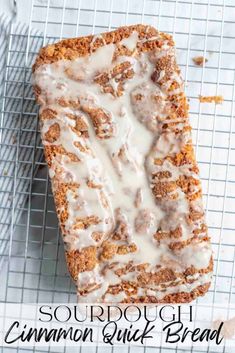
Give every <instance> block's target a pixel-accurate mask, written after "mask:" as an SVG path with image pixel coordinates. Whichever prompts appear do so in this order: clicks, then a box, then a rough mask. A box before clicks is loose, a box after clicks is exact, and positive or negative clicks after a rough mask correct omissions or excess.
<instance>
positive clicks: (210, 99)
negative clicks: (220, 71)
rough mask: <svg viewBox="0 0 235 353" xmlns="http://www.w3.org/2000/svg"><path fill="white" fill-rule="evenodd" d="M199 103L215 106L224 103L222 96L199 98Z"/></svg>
mask: <svg viewBox="0 0 235 353" xmlns="http://www.w3.org/2000/svg"><path fill="white" fill-rule="evenodd" d="M199 101H200V102H201V103H213V102H214V103H215V104H222V103H223V101H224V98H223V96H200V95H199Z"/></svg>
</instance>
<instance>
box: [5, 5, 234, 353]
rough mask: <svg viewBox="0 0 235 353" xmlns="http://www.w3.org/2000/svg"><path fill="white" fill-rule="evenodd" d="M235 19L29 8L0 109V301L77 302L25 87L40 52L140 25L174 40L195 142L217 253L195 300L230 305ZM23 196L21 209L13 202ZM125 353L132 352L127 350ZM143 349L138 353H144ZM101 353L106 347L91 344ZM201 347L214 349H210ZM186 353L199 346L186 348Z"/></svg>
mask: <svg viewBox="0 0 235 353" xmlns="http://www.w3.org/2000/svg"><path fill="white" fill-rule="evenodd" d="M19 5H20V2H19ZM234 18H235V4H234V1H233V0H230V1H229V0H211V1H204V0H201V1H194V0H192V1H189V0H188V1H187V0H185V1H184V0H178V1H173V0H119V1H118V0H86V1H85V0H78V1H72V0H57V1H55V0H47V1H42V0H41V1H39V0H35V1H32V3H31V14H30V24H29V28H28V29H27V31H26V32H24V33H23V34H22V33H19V32H17V31H16V27H15V26H14V25H12V28H11V33H10V36H9V46H8V53H7V65H6V73H5V82H4V97H3V109H2V113H1V114H2V125H1V131H2V134H3V135H2V140H1V147H2V148H3V147H4V146H5V147H6V148H7V150H6V151H7V153H4V155H3V156H2V159H1V162H4V163H5V164H4V166H5V168H6V170H5V169H4V170H3V171H2V174H3V176H2V177H3V178H4V180H7V179H8V180H9V183H8V188H5V189H3V190H1V192H2V194H3V195H5V196H6V195H7V197H8V198H10V201H9V200H8V201H9V203H8V205H7V207H6V204H1V208H4V210H5V215H6V216H5V218H2V219H1V223H0V224H1V225H3V226H4V227H5V228H4V229H5V234H4V235H7V239H9V242H8V245H9V247H8V248H7V251H5V253H3V255H2V257H3V258H6V259H7V260H8V261H5V263H4V266H3V267H2V270H1V271H2V273H3V290H1V292H0V299H1V301H5V302H11V301H13V302H27V301H30V302H33V301H36V302H74V301H75V292H74V287H73V284H72V283H71V280H70V278H69V276H68V274H67V270H66V265H65V261H64V251H63V244H62V243H61V240H60V237H59V230H58V225H57V219H56V214H55V210H54V204H53V198H52V193H51V189H50V183H49V179H48V173H47V169H46V166H45V162H44V160H41V156H42V146H41V143H40V138H39V132H38V125H37V108H36V106H35V104H34V97H33V94H32V89H31V65H32V63H33V60H34V58H35V55H36V54H37V52H38V49H39V47H40V46H42V45H44V44H46V43H48V42H54V41H56V40H58V39H61V38H64V37H73V36H78V35H79V36H80V35H81V36H82V35H86V34H89V33H91V32H92V33H98V32H101V31H105V30H110V29H112V28H116V27H119V26H121V25H124V24H132V23H140V22H142V23H147V24H151V25H154V26H156V27H157V28H158V29H160V30H162V31H165V32H168V33H172V34H173V35H174V38H175V41H176V45H177V49H178V62H179V64H180V66H181V69H182V75H183V77H184V79H185V82H186V92H187V96H188V97H189V99H190V114H191V123H192V126H193V138H194V142H195V149H196V154H197V160H198V162H199V166H200V171H201V179H202V183H203V190H204V198H205V200H204V201H205V206H206V211H207V222H208V225H209V229H210V234H211V236H212V244H213V249H214V254H215V275H214V282H213V285H212V287H211V289H210V291H209V293H208V294H207V296H206V297H204V298H202V299H199V300H198V302H199V303H200V302H202V301H203V302H208V303H209V302H224V303H225V305H228V304H229V303H234V302H235V290H234V283H235V282H234V274H235V266H234V255H235V254H234V249H235V247H234V245H235V238H234V236H233V235H234V233H235V218H234V217H235V216H234V214H235V177H234V175H235V135H234V134H235V127H234V99H235V97H234V94H235V90H234V86H235V85H234V83H235V81H234V80H235V77H234V62H235V38H234V37H233V33H234V30H235V24H234ZM33 28H37V31H36V32H35V31H34V30H33ZM19 42H20V43H21V44H20V46H19ZM197 55H203V56H204V57H207V59H208V62H207V64H206V66H205V67H202V68H200V67H195V66H194V65H193V63H192V57H194V56H197ZM16 58H17V59H16ZM12 92H13V93H14V94H12ZM16 92H17V93H16ZM199 94H201V95H217V94H222V95H223V96H224V103H223V105H222V106H217V105H215V106H213V105H207V104H206V105H205V104H204V105H203V104H199V101H198V95H199ZM9 107H10V108H9ZM7 122H8V124H7ZM12 137H14V139H13V140H12ZM12 151H14V152H13V153H12ZM22 151H25V152H27V153H22ZM21 156H23V158H22V159H19V157H21ZM9 165H11V166H12V165H13V169H11V173H10V174H9V173H7V170H8V169H9V168H8V167H7V166H9ZM22 166H23V167H22ZM35 171H37V173H35ZM22 182H23V183H24V186H22V185H23V184H22ZM19 185H21V188H20V187H19ZM19 195H20V196H21V205H19V203H18V202H17V200H18V199H17V196H19ZM22 195H23V196H22ZM17 214H18V217H16V215H17ZM19 215H21V216H20V217H19ZM4 239H5V240H6V237H5V238H4ZM4 281H5V282H4ZM126 349H127V351H128V352H130V351H132V349H131V348H130V347H129V348H128V347H126ZM136 349H137V350H138V348H135V350H136ZM139 349H140V352H143V351H144V352H147V351H149V350H150V348H144V349H143V348H139ZM90 350H91V349H89V351H90ZM98 350H99V351H100V350H102V352H103V351H105V349H104V348H100V349H99V348H98V347H97V348H96V351H98ZM113 350H114V352H116V351H117V350H118V349H113ZM123 350H125V348H122V351H123ZM19 351H23V350H19ZM25 351H28V350H25ZM37 351H45V350H43V349H42V350H38V349H37ZM50 351H53V349H52V348H51V350H50ZM56 351H59V350H58V349H56ZM62 351H66V352H70V351H72V350H71V348H70V349H69V350H66V349H65V348H64V349H63V350H62ZM80 351H83V349H82V348H80ZM165 351H172V350H168V349H167V350H166V349H164V348H163V347H161V348H159V352H165ZM176 351H179V350H176ZM182 351H185V350H182ZM205 351H207V352H212V350H211V349H210V347H209V346H208V348H207V349H206V350H205ZM216 351H220V352H229V349H228V348H225V347H224V348H223V347H220V348H218V349H217V350H216ZM4 352H7V349H5V348H4ZM154 352H156V348H155V349H154ZM191 352H197V349H196V348H195V347H192V348H191Z"/></svg>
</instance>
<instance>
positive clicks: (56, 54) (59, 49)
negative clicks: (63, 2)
mask: <svg viewBox="0 0 235 353" xmlns="http://www.w3.org/2000/svg"><path fill="white" fill-rule="evenodd" d="M133 31H137V32H138V34H139V37H140V38H146V39H148V38H151V37H153V36H155V35H157V34H159V32H158V31H157V30H156V29H155V28H154V27H151V26H146V25H142V24H138V25H133V26H124V27H120V28H119V29H116V30H114V31H111V32H106V33H102V34H101V37H97V39H96V40H95V41H93V39H94V37H95V36H94V35H89V36H86V37H80V38H72V39H65V40H62V41H60V42H58V43H55V44H51V45H48V46H46V47H44V48H42V49H41V50H40V52H39V55H38V56H37V58H36V61H35V63H34V65H33V71H34V70H36V69H37V68H38V67H39V66H40V65H43V64H51V63H53V62H56V61H58V60H64V59H66V60H73V59H75V58H78V57H82V56H86V55H89V54H90V53H91V52H93V51H95V50H96V49H97V48H100V47H101V46H103V45H105V44H110V43H114V44H116V43H118V42H120V41H121V40H122V39H124V38H128V37H129V36H130V34H131V33H132V32H133ZM160 34H161V39H162V42H163V41H164V40H167V41H169V45H174V42H173V39H172V37H171V36H170V35H169V34H165V33H160ZM155 46H158V47H160V46H161V43H160V42H159V41H158V42H156V41H153V42H150V43H147V42H146V44H143V50H152V49H153V48H154V47H155ZM119 50H125V49H124V48H120V49H119ZM118 55H120V52H119V53H118Z"/></svg>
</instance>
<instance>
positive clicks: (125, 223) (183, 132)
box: [33, 25, 213, 303]
mask: <svg viewBox="0 0 235 353" xmlns="http://www.w3.org/2000/svg"><path fill="white" fill-rule="evenodd" d="M33 72H34V88H35V94H36V97H37V101H38V103H39V104H40V106H41V109H40V124H41V135H42V141H43V145H44V151H45V157H46V161H47V163H48V167H49V173H50V178H51V182H52V189H53V194H54V199H55V205H56V210H57V214H58V218H59V222H60V227H61V231H62V234H63V239H64V244H65V252H66V260H67V264H68V269H69V272H70V274H71V276H72V278H73V279H74V281H75V283H76V285H77V292H78V300H79V301H80V302H90V303H92V302H97V301H98V302H125V303H129V302H136V303H137V302H143V303H166V302H168V303H180V302H190V301H191V300H193V299H195V298H196V297H197V296H200V295H203V294H204V293H205V292H206V291H207V290H208V288H209V286H210V282H211V278H212V270H213V260H212V250H211V245H210V239H209V237H208V234H207V226H206V224H205V218H204V211H203V206H202V190H201V183H200V180H199V176H198V167H197V162H196V160H195V155H194V151H193V146H192V139H191V127H190V124H189V119H188V104H187V99H186V97H185V94H184V91H183V81H182V79H181V76H180V70H179V67H178V66H177V64H176V60H175V50H174V42H173V39H172V37H171V36H170V35H168V34H165V33H161V32H158V31H157V30H156V29H155V28H153V27H150V26H145V25H135V26H129V27H121V28H119V29H117V30H115V31H112V32H108V33H103V34H100V35H95V36H92V35H90V36H87V37H81V38H73V39H66V40H62V41H60V42H59V43H56V44H53V45H49V46H47V47H45V48H42V49H41V51H40V53H39V55H38V57H37V59H36V62H35V64H34V66H33Z"/></svg>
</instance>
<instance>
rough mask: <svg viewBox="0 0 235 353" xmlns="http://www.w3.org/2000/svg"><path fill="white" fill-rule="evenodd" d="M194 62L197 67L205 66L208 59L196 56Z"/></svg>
mask: <svg viewBox="0 0 235 353" xmlns="http://www.w3.org/2000/svg"><path fill="white" fill-rule="evenodd" d="M192 60H193V62H194V64H195V65H197V66H204V65H205V63H207V61H208V59H207V58H204V56H195V57H194V58H193V59H192Z"/></svg>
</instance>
